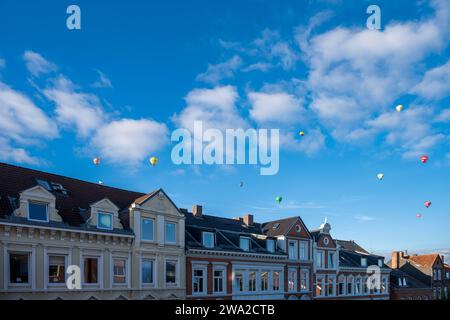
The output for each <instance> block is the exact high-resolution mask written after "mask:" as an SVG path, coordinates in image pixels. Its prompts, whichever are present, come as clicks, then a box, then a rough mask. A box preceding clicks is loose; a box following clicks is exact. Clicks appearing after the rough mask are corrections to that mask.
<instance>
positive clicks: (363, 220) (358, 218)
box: [355, 215, 375, 222]
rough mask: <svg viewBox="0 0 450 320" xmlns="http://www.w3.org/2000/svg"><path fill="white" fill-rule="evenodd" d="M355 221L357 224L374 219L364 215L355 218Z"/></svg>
mask: <svg viewBox="0 0 450 320" xmlns="http://www.w3.org/2000/svg"><path fill="white" fill-rule="evenodd" d="M355 219H356V220H358V221H359V222H369V221H373V220H375V218H374V217H370V216H365V215H359V216H355Z"/></svg>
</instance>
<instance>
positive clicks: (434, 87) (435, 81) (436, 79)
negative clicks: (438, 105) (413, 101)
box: [412, 61, 450, 100]
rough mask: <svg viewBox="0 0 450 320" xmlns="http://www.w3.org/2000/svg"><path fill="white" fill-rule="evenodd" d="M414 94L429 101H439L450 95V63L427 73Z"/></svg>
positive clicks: (413, 90)
mask: <svg viewBox="0 0 450 320" xmlns="http://www.w3.org/2000/svg"><path fill="white" fill-rule="evenodd" d="M412 93H415V94H418V95H420V96H421V97H424V98H426V99H428V100H439V99H441V98H444V97H446V96H448V94H449V93H450V61H448V62H447V63H446V64H444V65H442V66H439V67H436V68H434V69H431V70H429V71H427V72H426V73H425V76H424V77H423V80H422V81H421V82H420V83H419V84H417V85H416V86H415V87H414V88H413V89H412Z"/></svg>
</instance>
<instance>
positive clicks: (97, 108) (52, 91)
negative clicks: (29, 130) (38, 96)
mask: <svg viewBox="0 0 450 320" xmlns="http://www.w3.org/2000/svg"><path fill="white" fill-rule="evenodd" d="M43 92H44V95H45V96H46V97H47V99H49V100H51V101H53V102H54V103H55V105H56V109H55V112H56V115H57V120H58V122H60V123H61V124H63V125H65V126H67V127H69V128H71V127H74V128H75V129H76V132H77V134H78V136H80V137H84V138H85V137H88V136H89V135H90V134H91V133H92V132H93V131H95V130H96V129H98V127H99V126H100V125H102V123H103V122H104V120H105V118H106V115H105V113H104V111H103V109H102V106H101V103H100V101H99V99H98V98H97V96H95V95H93V94H88V93H83V92H77V90H76V87H75V86H74V84H73V83H72V82H71V81H70V80H69V79H68V78H66V77H64V76H59V77H58V78H56V79H54V80H53V82H52V85H51V86H49V87H47V88H46V89H45V90H44V91H43Z"/></svg>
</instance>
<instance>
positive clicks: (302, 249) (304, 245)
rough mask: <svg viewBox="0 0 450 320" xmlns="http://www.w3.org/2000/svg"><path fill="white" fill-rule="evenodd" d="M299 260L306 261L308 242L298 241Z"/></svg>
mask: <svg viewBox="0 0 450 320" xmlns="http://www.w3.org/2000/svg"><path fill="white" fill-rule="evenodd" d="M300 259H301V260H308V242H307V241H300Z"/></svg>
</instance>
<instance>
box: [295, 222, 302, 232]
mask: <svg viewBox="0 0 450 320" xmlns="http://www.w3.org/2000/svg"><path fill="white" fill-rule="evenodd" d="M301 231H302V227H301V226H300V225H299V224H297V225H296V226H295V232H297V233H300V232H301Z"/></svg>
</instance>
